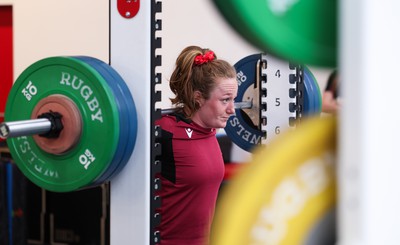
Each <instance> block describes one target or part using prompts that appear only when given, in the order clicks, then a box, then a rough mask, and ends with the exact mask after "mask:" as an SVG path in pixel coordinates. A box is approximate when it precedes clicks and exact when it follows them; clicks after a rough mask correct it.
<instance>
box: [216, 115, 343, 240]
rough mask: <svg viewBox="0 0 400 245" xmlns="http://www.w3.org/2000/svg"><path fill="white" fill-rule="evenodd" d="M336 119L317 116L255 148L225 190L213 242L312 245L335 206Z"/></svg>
mask: <svg viewBox="0 0 400 245" xmlns="http://www.w3.org/2000/svg"><path fill="white" fill-rule="evenodd" d="M335 145H336V119H335V118H334V117H326V118H320V117H318V118H317V117H313V118H308V119H304V121H303V122H302V123H301V124H300V125H299V126H298V127H297V128H296V129H295V130H291V131H287V132H285V133H283V134H282V135H280V136H279V137H277V138H276V139H275V140H274V141H272V142H271V143H270V144H269V145H268V147H267V148H266V147H265V146H264V147H260V148H258V149H256V151H255V152H254V156H253V160H252V162H251V163H249V164H248V165H247V166H246V167H244V168H243V169H241V172H240V173H238V175H237V176H235V178H234V179H233V180H232V181H231V182H230V183H229V186H226V187H225V188H226V189H223V190H222V191H223V193H221V199H220V200H219V202H218V206H217V210H216V215H215V219H214V224H213V230H212V234H211V244H212V245H225V244H229V245H235V244H238V245H246V244H252V245H257V244H287V245H296V244H305V243H306V242H307V241H308V242H307V244H308V243H309V241H315V239H312V238H311V239H310V237H309V236H310V235H311V233H312V231H314V230H315V226H317V225H318V224H320V223H321V222H320V221H321V220H322V219H323V218H325V217H326V216H327V215H326V214H328V213H329V212H331V211H332V209H334V207H335V202H336V184H335V164H334V160H335V159H334V158H335Z"/></svg>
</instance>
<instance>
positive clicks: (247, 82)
mask: <svg viewBox="0 0 400 245" xmlns="http://www.w3.org/2000/svg"><path fill="white" fill-rule="evenodd" d="M258 60H261V54H254V55H250V56H247V57H245V58H243V59H241V60H240V61H239V62H237V63H236V64H235V65H234V66H235V69H236V72H237V81H238V85H239V87H238V94H237V97H236V99H235V100H236V101H246V100H247V99H246V98H243V97H244V93H245V92H246V90H247V89H248V88H249V87H250V86H254V84H255V82H256V72H255V69H256V65H257V62H258ZM257 89H258V88H257ZM256 106H259V105H256ZM235 112H236V113H235V115H233V116H231V117H230V118H229V120H228V122H227V124H226V127H225V131H226V134H227V135H228V136H229V138H230V139H231V140H232V142H234V143H235V144H236V145H238V146H239V147H240V148H242V149H244V150H246V151H249V152H250V151H251V150H252V149H253V147H254V146H256V145H258V144H260V143H261V138H262V136H263V133H262V131H261V130H259V129H258V128H257V127H256V126H255V125H253V123H252V122H251V120H250V119H249V118H247V117H246V115H247V114H246V113H244V112H243V110H242V109H236V110H235Z"/></svg>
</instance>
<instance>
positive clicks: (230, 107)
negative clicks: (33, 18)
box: [227, 101, 235, 114]
mask: <svg viewBox="0 0 400 245" xmlns="http://www.w3.org/2000/svg"><path fill="white" fill-rule="evenodd" d="M227 112H228V114H234V113H235V103H234V101H231V102H229V105H228V108H227Z"/></svg>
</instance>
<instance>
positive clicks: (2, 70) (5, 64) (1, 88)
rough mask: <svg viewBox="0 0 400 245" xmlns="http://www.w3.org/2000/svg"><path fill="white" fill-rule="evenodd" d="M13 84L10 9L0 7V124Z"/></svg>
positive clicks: (8, 7) (9, 7)
mask: <svg viewBox="0 0 400 245" xmlns="http://www.w3.org/2000/svg"><path fill="white" fill-rule="evenodd" d="M12 84H13V25H12V7H11V6H0V122H2V121H3V120H4V109H5V106H6V101H7V97H8V93H9V91H10V89H11V86H12Z"/></svg>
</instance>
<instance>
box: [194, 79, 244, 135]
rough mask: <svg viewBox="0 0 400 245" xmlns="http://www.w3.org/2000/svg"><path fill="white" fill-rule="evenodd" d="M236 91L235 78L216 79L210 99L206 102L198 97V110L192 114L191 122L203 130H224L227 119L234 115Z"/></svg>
mask: <svg viewBox="0 0 400 245" xmlns="http://www.w3.org/2000/svg"><path fill="white" fill-rule="evenodd" d="M237 91H238V85H237V81H236V78H217V80H216V87H215V88H214V90H212V91H211V93H210V98H209V99H208V100H206V99H204V98H203V97H202V96H201V95H200V96H199V98H198V102H199V103H200V109H199V110H198V111H196V112H195V113H194V115H193V117H192V120H193V121H194V122H195V123H197V124H198V125H200V126H202V127H204V128H224V127H225V126H226V122H227V121H228V118H229V117H230V116H231V115H232V114H234V113H235V107H234V99H235V98H236V96H237Z"/></svg>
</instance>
